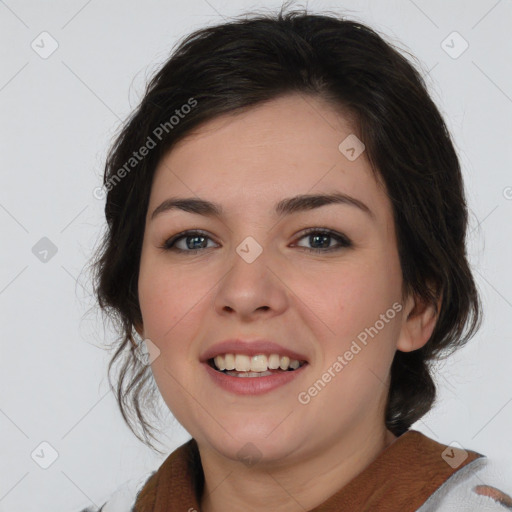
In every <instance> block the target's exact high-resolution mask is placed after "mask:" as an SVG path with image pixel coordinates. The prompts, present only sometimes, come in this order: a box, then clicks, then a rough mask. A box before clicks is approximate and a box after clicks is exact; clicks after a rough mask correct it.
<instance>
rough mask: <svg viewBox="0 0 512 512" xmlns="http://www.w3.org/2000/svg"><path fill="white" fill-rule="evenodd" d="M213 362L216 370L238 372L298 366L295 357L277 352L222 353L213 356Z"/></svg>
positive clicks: (298, 363)
mask: <svg viewBox="0 0 512 512" xmlns="http://www.w3.org/2000/svg"><path fill="white" fill-rule="evenodd" d="M213 362H214V363H215V366H216V368H217V369H218V370H220V371H223V370H236V371H238V372H256V373H260V372H268V370H277V369H279V368H280V369H281V370H288V368H291V369H292V370H296V369H297V368H299V366H300V362H299V361H298V360H297V359H290V358H289V357H288V356H280V355H279V354H270V355H269V356H267V355H265V354H258V355H256V356H252V357H250V356H248V355H245V354H222V355H218V356H215V357H214V358H213Z"/></svg>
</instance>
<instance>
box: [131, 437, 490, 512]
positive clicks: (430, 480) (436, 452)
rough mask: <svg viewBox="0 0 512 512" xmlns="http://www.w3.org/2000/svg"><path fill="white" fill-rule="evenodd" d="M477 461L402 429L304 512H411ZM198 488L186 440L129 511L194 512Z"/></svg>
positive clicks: (198, 473) (193, 452) (196, 464)
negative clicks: (370, 459) (349, 477)
mask: <svg viewBox="0 0 512 512" xmlns="http://www.w3.org/2000/svg"><path fill="white" fill-rule="evenodd" d="M466 454H467V457H466V458H465V460H463V461H462V462H460V463H459V465H455V463H454V462H457V461H458V460H462V459H463V458H464V456H465V455H466ZM480 457H484V455H482V454H480V453H478V452H475V451H472V450H466V451H464V450H462V449H459V448H454V447H447V445H444V444H440V443H438V442H436V441H434V440H433V439H430V438H429V437H427V436H425V435H424V434H422V433H421V432H418V431H416V430H408V431H407V432H405V433H404V434H402V435H401V436H399V437H398V438H397V439H396V440H395V441H394V442H393V443H392V444H391V445H390V446H388V447H387V448H386V449H385V450H383V451H382V452H381V453H380V454H379V455H378V456H377V458H376V459H375V460H374V461H373V462H372V463H371V464H369V465H368V466H367V467H366V468H365V469H364V470H363V471H362V472H361V473H359V475H357V476H356V477H354V478H353V479H352V480H351V481H350V482H349V483H348V484H346V485H345V486H344V487H342V488H341V489H340V490H339V491H337V492H336V493H335V494H334V495H332V496H331V497H330V498H328V499H327V500H326V501H324V502H323V503H322V504H321V505H319V506H318V507H316V508H314V509H312V510H311V511H310V512H353V511H354V510H357V511H361V512H365V511H375V510H378V511H379V512H396V511H397V510H400V511H401V512H413V511H415V510H417V509H418V508H419V507H420V506H421V505H422V504H423V503H424V502H425V501H426V500H427V498H428V497H429V496H431V494H432V493H433V492H434V491H436V489H438V488H439V487H440V486H441V485H442V484H443V483H444V482H445V481H446V480H447V479H448V478H449V477H450V476H452V475H453V474H454V473H456V472H457V471H459V470H460V469H462V468H463V467H464V466H466V465H467V464H469V463H470V462H473V461H474V460H475V459H478V458H480ZM447 461H453V463H452V465H453V466H455V467H452V465H450V464H449V463H448V462H447ZM203 486H204V475H203V472H202V468H201V459H200V456H199V451H198V447H197V443H196V441H195V440H194V439H191V440H190V441H188V442H187V443H185V444H183V445H182V446H180V447H179V448H178V449H176V450H175V451H174V452H173V453H171V454H170V455H169V457H167V459H166V460H165V461H164V462H163V464H162V465H161V466H160V468H159V469H158V471H156V472H155V473H154V474H153V475H152V476H151V478H150V479H149V480H148V481H147V482H146V484H145V485H144V487H143V488H142V490H141V491H140V492H139V494H138V495H137V500H136V504H135V506H134V508H133V510H132V512H178V511H180V512H182V511H190V512H200V510H201V509H200V506H199V503H200V502H201V496H202V493H203Z"/></svg>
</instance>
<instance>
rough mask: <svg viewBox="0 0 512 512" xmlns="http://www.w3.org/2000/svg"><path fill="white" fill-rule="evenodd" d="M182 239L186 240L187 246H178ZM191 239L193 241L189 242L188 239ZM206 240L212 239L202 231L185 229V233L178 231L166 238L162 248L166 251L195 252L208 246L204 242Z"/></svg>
mask: <svg viewBox="0 0 512 512" xmlns="http://www.w3.org/2000/svg"><path fill="white" fill-rule="evenodd" d="M182 239H183V240H184V241H185V244H184V247H185V248H182V247H177V245H178V244H177V242H180V241H181V240H182ZM189 239H190V240H191V242H190V243H187V240H189ZM205 240H211V238H210V237H209V236H208V235H207V234H206V233H204V232H202V231H197V230H196V231H184V232H183V233H178V234H177V235H175V236H173V237H171V238H169V239H168V240H166V241H165V243H164V244H163V245H162V246H161V247H160V248H161V249H164V250H166V251H175V252H188V253H191V254H195V253H197V252H199V251H200V250H202V249H205V248H207V247H206V244H205V242H204V241H205Z"/></svg>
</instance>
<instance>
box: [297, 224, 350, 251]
mask: <svg viewBox="0 0 512 512" xmlns="http://www.w3.org/2000/svg"><path fill="white" fill-rule="evenodd" d="M303 238H308V242H309V243H310V244H312V245H319V246H320V247H313V248H311V249H310V248H308V247H304V249H305V250H306V251H311V252H331V251H339V250H341V249H343V248H346V247H351V246H352V242H351V241H350V240H349V239H348V238H347V237H346V236H345V235H342V234H341V233H337V232H336V231H332V230H330V229H319V228H309V229H307V230H306V231H305V232H304V233H303V235H302V236H301V237H300V238H299V240H301V239H303ZM332 240H336V241H337V242H338V245H337V246H334V247H330V241H332ZM299 247H302V246H299Z"/></svg>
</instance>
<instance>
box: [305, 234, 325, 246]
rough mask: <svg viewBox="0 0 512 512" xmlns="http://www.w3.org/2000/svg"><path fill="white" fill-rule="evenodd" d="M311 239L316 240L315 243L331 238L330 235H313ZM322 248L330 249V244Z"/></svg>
mask: <svg viewBox="0 0 512 512" xmlns="http://www.w3.org/2000/svg"><path fill="white" fill-rule="evenodd" d="M309 238H310V240H315V241H316V240H318V239H319V238H323V239H324V240H325V239H328V238H330V235H311V236H310V237H309ZM312 245H314V242H313V243H312ZM321 247H324V248H325V247H329V243H327V244H322V246H321Z"/></svg>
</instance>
